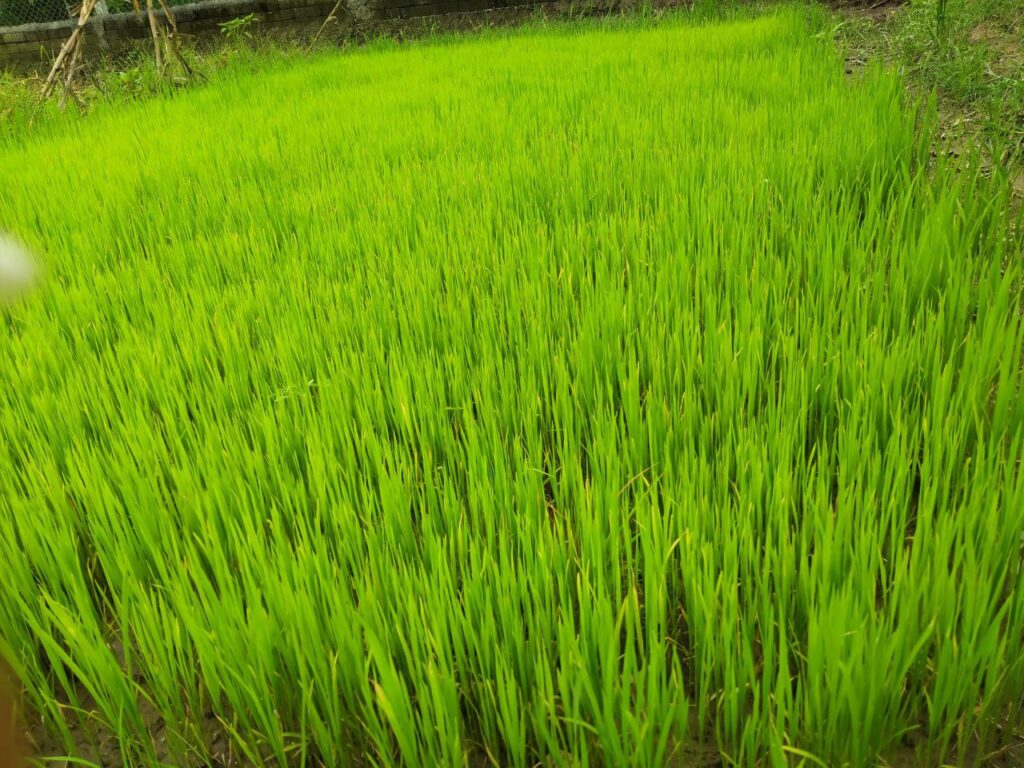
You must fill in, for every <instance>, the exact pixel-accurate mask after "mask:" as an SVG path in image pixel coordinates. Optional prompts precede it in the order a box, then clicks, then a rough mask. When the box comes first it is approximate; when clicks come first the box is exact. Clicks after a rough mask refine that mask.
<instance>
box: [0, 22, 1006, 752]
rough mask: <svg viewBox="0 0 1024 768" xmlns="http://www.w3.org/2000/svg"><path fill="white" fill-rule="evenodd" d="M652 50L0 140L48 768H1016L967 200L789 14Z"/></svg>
mask: <svg viewBox="0 0 1024 768" xmlns="http://www.w3.org/2000/svg"><path fill="white" fill-rule="evenodd" d="M680 18H681V17H673V18H669V19H662V20H661V21H660V22H659V23H657V24H655V23H653V22H651V21H650V20H644V21H643V22H642V23H641V24H639V25H638V26H637V27H636V28H633V27H631V26H630V25H627V24H622V23H617V24H601V23H593V22H591V23H587V24H583V23H581V24H574V25H571V26H566V27H560V26H555V25H551V26H548V27H546V28H544V29H535V30H532V31H529V32H523V33H515V34H493V35H489V36H485V37H482V38H479V39H476V40H473V41H463V42H461V43H458V44H454V43H453V42H452V41H451V40H447V41H445V42H444V44H425V45H424V44H415V45H411V46H396V45H391V46H389V47H387V48H385V47H383V46H378V47H377V48H376V49H374V50H360V51H357V52H354V53H351V54H347V55H322V56H315V57H312V59H311V60H309V61H306V62H302V63H301V64H300V65H298V66H296V64H295V62H293V61H284V60H281V59H275V60H273V62H272V63H271V64H265V65H264V66H263V69H262V71H261V72H260V73H259V74H258V76H254V75H253V74H251V73H249V72H247V71H245V70H246V67H235V68H231V69H229V70H227V71H226V72H224V73H223V75H222V76H221V77H219V78H218V79H217V81H216V82H213V83H211V84H210V85H209V86H208V87H203V88H196V89H194V90H189V91H186V92H183V93H178V94H175V95H174V96H173V98H171V97H169V96H168V97H165V98H154V99H151V100H149V101H147V102H146V103H142V104H131V105H120V104H110V103H108V104H103V105H101V106H99V107H98V108H97V109H96V110H95V112H94V113H93V114H92V115H91V116H90V118H89V120H87V121H77V122H71V121H67V120H60V121H48V122H45V123H42V124H40V125H38V126H37V128H36V129H35V131H34V132H33V133H32V134H31V135H29V136H24V135H21V136H17V137H15V136H8V137H7V138H5V139H4V140H3V141H4V142H5V144H6V146H5V147H4V146H0V178H4V179H17V180H18V183H16V184H2V185H0V226H3V227H4V228H6V229H8V230H10V231H11V232H12V233H14V234H16V235H17V236H19V237H20V238H21V239H23V240H24V241H25V242H27V243H28V244H29V245H31V246H32V247H34V248H35V249H36V250H37V251H38V253H39V254H41V255H42V256H43V257H44V259H45V261H46V262H47V267H48V277H49V279H48V281H47V282H46V283H45V284H44V287H43V289H42V290H40V291H39V292H37V294H36V295H34V296H33V297H31V298H30V299H28V300H27V301H25V302H24V303H22V304H20V305H18V306H16V307H13V308H11V309H9V310H6V311H5V312H4V315H3V316H2V317H0V350H3V352H2V354H0V464H2V465H3V466H4V471H3V472H0V561H2V562H3V563H4V571H3V578H2V579H0V627H2V628H3V630H2V632H3V642H2V643H0V653H3V655H4V656H5V657H7V658H8V659H9V660H10V662H11V664H12V666H13V667H14V668H15V669H16V671H17V672H18V673H19V675H20V677H21V679H22V680H23V681H24V683H25V685H26V688H27V696H28V700H29V702H30V704H31V706H32V707H33V708H34V710H35V711H37V712H38V713H39V718H40V721H41V722H42V723H44V724H45V727H46V728H47V730H48V732H49V734H50V735H51V736H52V737H54V738H57V739H58V740H60V741H62V743H63V745H64V746H63V747H62V751H66V752H68V753H71V754H74V755H77V756H79V757H82V758H84V759H92V757H90V755H92V754H93V753H92V752H90V749H91V746H90V744H89V743H86V740H84V739H83V730H82V729H81V728H78V727H77V726H78V725H81V724H85V725H86V728H85V731H84V732H91V733H93V734H94V735H95V738H96V741H97V742H103V743H106V737H107V736H112V737H113V741H112V743H113V744H114V745H116V747H117V750H118V754H117V756H116V760H115V762H118V764H124V765H127V766H156V765H158V764H172V765H210V764H215V762H216V761H221V762H222V763H223V764H231V763H232V762H233V761H234V762H235V763H236V764H237V763H242V764H245V763H248V764H252V765H279V766H284V765H289V766H291V765H303V766H316V765H328V766H348V765H353V766H355V765H366V764H373V765H378V766H434V765H436V766H460V765H484V764H487V765H495V766H512V767H513V768H527V767H528V766H535V765H545V766H564V767H565V768H568V766H631V765H633V766H638V767H639V766H660V765H673V764H674V765H688V764H692V763H693V762H695V761H696V759H697V756H696V754H695V753H694V752H693V751H692V750H694V749H698V748H701V747H702V744H701V742H704V743H711V744H712V745H713V746H714V748H716V749H720V750H721V751H722V752H723V753H724V754H725V755H726V756H727V758H728V761H729V762H730V764H736V765H742V766H755V765H769V764H770V765H775V766H785V765H787V764H790V763H792V764H803V765H810V764H812V763H813V764H825V765H834V766H839V765H853V766H871V765H875V764H876V763H877V762H878V760H879V758H880V756H886V755H888V754H889V753H890V752H891V751H892V750H895V749H897V748H898V747H899V746H900V745H901V743H903V742H904V741H906V740H910V737H912V740H913V743H915V744H916V745H917V747H916V750H917V751H916V754H915V755H914V756H913V757H915V758H916V762H917V763H918V764H920V765H928V766H931V765H938V764H941V763H942V762H944V761H948V762H960V763H963V762H964V761H965V759H966V756H967V755H972V756H976V755H982V756H983V755H985V754H986V753H987V752H989V751H995V750H998V749H1000V748H1001V742H1000V740H1001V739H1004V738H1009V735H1010V734H1012V732H1013V730H1014V728H1019V726H1020V725H1021V720H1022V713H1021V703H1020V691H1021V690H1024V663H1022V659H1024V647H1022V646H1024V565H1022V558H1021V547H1022V542H1024V474H1022V473H1021V470H1020V467H1021V460H1022V459H1024V400H1022V398H1020V397H1019V392H1020V391H1021V386H1022V385H1024V381H1022V378H1024V371H1022V369H1021V359H1022V357H1021V356H1022V354H1024V299H1022V296H1021V292H1020V285H1021V279H1022V277H1024V275H1022V270H1024V259H1022V258H1021V256H1022V250H1024V249H1022V243H1021V239H1020V235H1019V234H1013V233H1012V232H1011V231H1010V228H1009V221H1008V218H1009V216H1010V214H1009V210H1010V207H1009V198H1008V192H1007V189H1006V186H1005V184H1004V183H1003V182H1002V180H1000V179H998V178H986V177H985V176H984V175H982V174H980V173H978V172H977V168H976V166H975V165H972V166H971V167H970V168H967V169H964V168H962V167H959V168H952V167H949V166H947V165H946V163H945V162H944V160H943V159H942V158H939V159H938V160H937V161H935V162H930V161H929V156H928V151H929V143H930V138H931V136H930V133H929V129H928V128H926V129H925V131H924V133H923V134H922V133H919V131H918V130H917V127H916V124H915V122H916V119H917V118H922V119H924V120H925V121H926V122H927V123H928V125H933V124H934V119H935V116H934V114H932V113H931V112H927V111H926V112H924V114H923V115H918V114H916V113H915V112H914V111H913V110H912V109H910V108H909V107H908V105H907V104H906V95H905V91H904V88H903V85H902V82H901V81H900V80H899V79H898V78H897V77H896V76H895V75H894V74H892V73H889V72H884V71H882V70H880V69H870V70H869V71H868V72H867V73H866V75H865V76H864V77H862V78H860V79H859V80H858V81H857V82H856V83H851V82H850V80H849V79H848V78H847V77H846V76H845V75H844V73H843V69H842V66H841V63H840V61H839V59H838V57H837V56H836V55H835V53H834V51H833V50H832V49H831V46H830V43H829V42H828V41H827V39H825V38H824V37H822V36H821V35H820V34H818V33H819V32H820V28H819V27H817V26H812V25H810V24H809V23H808V21H807V16H806V14H804V13H802V12H798V11H795V10H785V11H782V12H780V13H779V14H777V15H774V16H771V17H767V18H763V19H759V20H733V21H730V22H728V23H722V24H717V25H715V24H710V23H705V24H702V25H701V26H694V25H688V24H686V23H684V22H683V21H681V20H679V19H680ZM55 168H59V169H61V173H62V174H63V178H67V179H71V180H73V181H74V198H73V199H69V197H68V195H66V194H57V193H56V192H57V191H58V189H57V188H56V187H55V182H54V169H55ZM78 201H86V203H84V204H79V203H78ZM97 201H99V202H97ZM1017 232H1018V233H1019V232H1020V229H1019V228H1018V229H1017ZM225 742H229V743H230V747H229V748H228V747H225V746H224V744H225ZM225 749H229V750H230V755H229V756H227V757H225V752H224V750H225ZM903 757H906V756H905V755H904V756H903Z"/></svg>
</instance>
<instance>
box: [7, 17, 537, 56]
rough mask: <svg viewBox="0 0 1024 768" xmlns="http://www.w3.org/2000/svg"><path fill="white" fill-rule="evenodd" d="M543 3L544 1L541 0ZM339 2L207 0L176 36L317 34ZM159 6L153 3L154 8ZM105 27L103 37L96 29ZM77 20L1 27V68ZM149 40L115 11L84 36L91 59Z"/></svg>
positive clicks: (48, 45)
mask: <svg viewBox="0 0 1024 768" xmlns="http://www.w3.org/2000/svg"><path fill="white" fill-rule="evenodd" d="M537 2H538V0H368V5H367V6H366V10H367V12H368V15H369V18H370V19H378V20H383V19H402V18H414V17H421V16H435V15H440V14H449V13H457V12H461V11H481V10H489V9H495V8H507V7H512V6H520V5H533V4H536V3H537ZM540 2H545V0H540ZM336 3H337V0H208V1H207V2H201V3H191V4H189V5H179V6H176V7H174V8H172V12H173V13H174V18H175V20H176V21H177V24H178V32H179V34H181V35H184V36H195V37H204V36H210V35H216V34H218V33H219V30H220V24H222V23H224V22H225V21H230V20H231V19H236V18H238V17H241V16H246V15H248V14H250V13H252V14H255V15H256V16H257V17H258V18H259V19H260V22H261V23H260V24H259V26H258V30H259V31H260V32H264V31H268V32H274V31H276V30H283V29H288V30H299V31H301V30H304V29H310V30H313V31H315V30H316V29H317V28H318V27H319V26H320V25H321V24H322V23H323V21H324V20H325V19H326V18H327V17H328V15H329V14H330V12H331V10H332V9H333V8H334V7H335V4H336ZM155 4H156V3H155V2H154V5H155ZM338 17H339V18H341V19H345V18H348V19H351V18H352V17H351V16H350V15H349V14H348V12H347V11H346V0H342V4H341V7H340V9H339V12H338ZM99 24H102V36H101V35H100V34H99V33H98V30H97V28H96V27H97V26H98V25H99ZM76 25H77V20H72V19H69V20H67V21H55V22H49V23H45V24H23V25H21V26H18V27H0V70H2V69H5V68H6V69H22V70H24V69H30V68H41V67H45V65H47V64H48V63H49V62H51V61H52V60H53V57H54V56H56V55H57V52H58V51H60V47H61V45H63V44H64V41H65V40H67V39H68V36H69V35H70V34H71V31H72V30H73V29H74V28H75V26H76ZM148 38H149V23H148V21H147V19H146V17H145V15H143V16H136V15H135V14H134V13H114V14H109V15H104V16H101V17H97V18H96V19H95V20H93V21H91V22H90V24H89V29H88V30H87V32H86V38H85V44H86V47H85V51H84V53H85V54H87V55H90V54H96V53H98V52H100V51H102V50H104V49H107V50H110V51H112V52H114V53H116V52H117V51H119V50H123V49H125V48H128V47H130V46H133V45H137V41H140V40H147V39H148Z"/></svg>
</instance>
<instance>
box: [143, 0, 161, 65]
mask: <svg viewBox="0 0 1024 768" xmlns="http://www.w3.org/2000/svg"><path fill="white" fill-rule="evenodd" d="M146 15H148V16H149V32H150V34H151V35H152V36H153V52H154V53H155V54H156V71H157V72H159V73H160V74H161V75H162V74H163V73H164V56H163V54H162V53H161V52H160V31H159V30H158V29H157V26H156V14H155V13H153V0H146Z"/></svg>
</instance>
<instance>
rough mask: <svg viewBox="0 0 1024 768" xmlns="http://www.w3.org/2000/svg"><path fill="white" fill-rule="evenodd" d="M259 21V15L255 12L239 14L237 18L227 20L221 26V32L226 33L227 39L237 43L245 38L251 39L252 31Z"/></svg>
mask: <svg viewBox="0 0 1024 768" xmlns="http://www.w3.org/2000/svg"><path fill="white" fill-rule="evenodd" d="M259 23H260V20H259V17H258V16H257V15H256V14H255V13H249V14H246V15H245V16H239V17H238V18H237V19H231V20H230V21H225V22H224V23H223V24H220V25H219V26H220V32H221V34H222V35H224V38H225V39H227V40H229V41H231V42H236V43H237V42H240V41H243V40H251V39H252V31H253V29H254V28H255V26H256V25H257V24H259Z"/></svg>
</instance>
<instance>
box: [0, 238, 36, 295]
mask: <svg viewBox="0 0 1024 768" xmlns="http://www.w3.org/2000/svg"><path fill="white" fill-rule="evenodd" d="M38 277H39V268H38V267H37V266H36V261H35V259H33V258H32V255H31V254H30V253H29V252H28V251H27V250H26V249H25V248H24V247H23V246H22V245H20V244H19V243H16V242H15V241H14V240H12V239H11V238H9V237H6V236H5V235H0V304H7V303H10V302H12V301H14V300H15V299H17V298H19V297H21V296H22V295H24V294H25V293H26V292H27V291H28V290H29V289H30V288H32V286H33V285H34V284H35V282H36V280H37V279H38Z"/></svg>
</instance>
